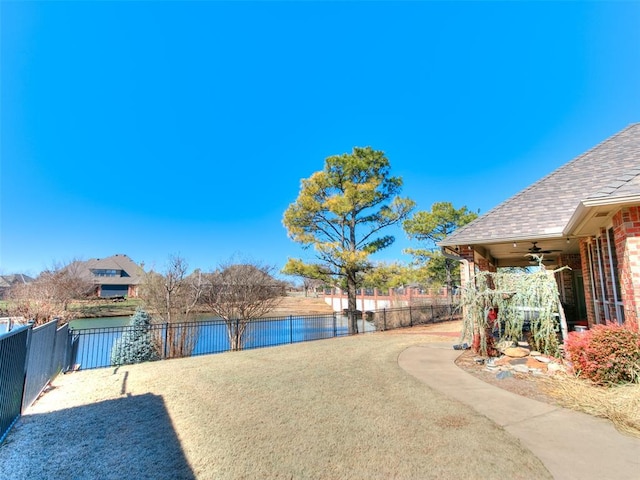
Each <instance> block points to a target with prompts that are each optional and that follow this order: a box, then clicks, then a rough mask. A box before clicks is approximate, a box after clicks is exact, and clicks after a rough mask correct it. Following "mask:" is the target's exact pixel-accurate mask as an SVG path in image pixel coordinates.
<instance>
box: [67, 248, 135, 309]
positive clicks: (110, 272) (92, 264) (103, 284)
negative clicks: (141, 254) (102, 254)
mask: <svg viewBox="0 0 640 480" xmlns="http://www.w3.org/2000/svg"><path fill="white" fill-rule="evenodd" d="M74 268H76V269H77V271H78V273H79V274H80V275H81V276H82V277H84V278H87V279H89V280H90V281H91V282H92V283H93V284H94V285H95V290H94V293H95V295H96V296H98V297H103V298H110V297H125V296H126V297H137V296H138V286H139V285H140V284H141V283H142V281H143V277H144V270H143V269H142V267H141V266H140V265H138V264H136V263H135V262H134V261H133V260H131V259H130V258H129V257H128V256H126V255H113V256H111V257H107V258H92V259H91V260H87V261H86V262H81V261H79V262H77V264H76V266H75V267H74Z"/></svg>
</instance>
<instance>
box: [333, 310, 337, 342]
mask: <svg viewBox="0 0 640 480" xmlns="http://www.w3.org/2000/svg"><path fill="white" fill-rule="evenodd" d="M333 336H334V337H337V336H338V321H337V319H336V312H333Z"/></svg>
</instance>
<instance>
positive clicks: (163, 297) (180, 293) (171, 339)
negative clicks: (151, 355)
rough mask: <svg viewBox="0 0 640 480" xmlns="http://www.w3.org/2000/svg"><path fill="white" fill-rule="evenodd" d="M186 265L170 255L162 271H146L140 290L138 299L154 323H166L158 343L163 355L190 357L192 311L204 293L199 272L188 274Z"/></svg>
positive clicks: (193, 332)
mask: <svg viewBox="0 0 640 480" xmlns="http://www.w3.org/2000/svg"><path fill="white" fill-rule="evenodd" d="M188 269H189V265H188V264H187V262H186V260H185V259H184V258H182V257H180V256H178V255H171V256H169V262H168V264H167V266H166V268H165V269H164V271H163V272H156V271H154V270H151V271H149V272H148V273H147V274H146V276H145V281H144V283H143V284H142V288H141V289H140V297H141V298H142V300H143V301H144V303H145V304H146V305H147V308H148V309H149V310H150V311H151V312H152V314H153V317H154V320H155V321H156V322H162V323H166V324H167V326H166V329H167V330H166V333H165V335H164V338H163V339H159V340H162V341H161V344H162V345H163V350H164V351H163V352H161V353H162V355H163V356H166V357H170V358H171V357H183V356H188V355H191V352H192V351H193V349H194V347H195V342H196V340H197V333H198V328H197V325H196V324H195V323H193V311H194V308H195V307H196V305H197V304H198V302H199V301H200V298H201V296H202V293H203V286H204V283H203V280H204V279H203V275H202V274H201V272H200V271H199V270H195V271H194V272H192V273H191V274H189V275H188V274H187V272H188Z"/></svg>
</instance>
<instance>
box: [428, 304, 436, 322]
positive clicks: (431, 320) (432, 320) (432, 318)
mask: <svg viewBox="0 0 640 480" xmlns="http://www.w3.org/2000/svg"><path fill="white" fill-rule="evenodd" d="M429 323H435V318H434V316H433V303H432V304H431V319H430V322H429Z"/></svg>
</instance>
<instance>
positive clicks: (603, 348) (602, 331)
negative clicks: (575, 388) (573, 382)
mask: <svg viewBox="0 0 640 480" xmlns="http://www.w3.org/2000/svg"><path fill="white" fill-rule="evenodd" d="M564 347H565V352H566V354H567V356H568V360H569V361H570V362H571V363H572V364H573V370H574V371H575V373H576V374H578V375H579V376H582V377H585V378H588V379H589V380H591V381H593V382H595V383H597V384H599V385H615V384H622V383H632V382H636V383H638V382H640V333H638V332H637V331H632V330H630V329H629V328H625V327H624V326H620V325H616V324H614V323H609V324H607V325H595V326H594V327H592V328H591V329H590V330H587V331H586V332H582V333H581V332H571V333H569V336H568V338H567V339H566V340H565V342H564Z"/></svg>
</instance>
